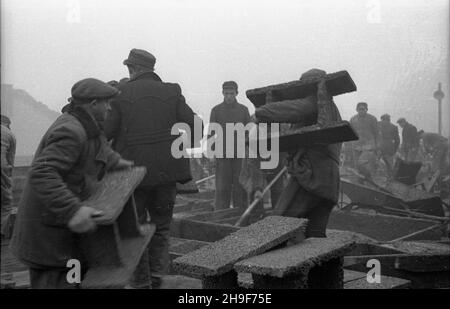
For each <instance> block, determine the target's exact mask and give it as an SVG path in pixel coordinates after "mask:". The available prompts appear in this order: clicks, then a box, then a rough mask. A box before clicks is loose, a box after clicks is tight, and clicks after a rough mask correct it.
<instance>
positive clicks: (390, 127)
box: [378, 120, 400, 154]
mask: <svg viewBox="0 0 450 309" xmlns="http://www.w3.org/2000/svg"><path fill="white" fill-rule="evenodd" d="M378 129H379V131H380V138H381V141H380V144H381V145H380V147H381V151H382V152H384V153H389V154H394V153H395V152H396V151H397V148H398V145H399V143H400V137H399V134H398V128H397V126H395V125H394V124H392V123H391V122H389V121H383V120H382V121H380V122H379V123H378Z"/></svg>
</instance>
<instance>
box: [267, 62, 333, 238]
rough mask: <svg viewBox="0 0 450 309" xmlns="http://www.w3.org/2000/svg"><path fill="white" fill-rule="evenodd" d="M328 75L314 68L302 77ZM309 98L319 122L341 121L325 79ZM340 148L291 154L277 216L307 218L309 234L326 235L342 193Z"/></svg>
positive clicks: (322, 147) (318, 146) (304, 149)
mask: <svg viewBox="0 0 450 309" xmlns="http://www.w3.org/2000/svg"><path fill="white" fill-rule="evenodd" d="M325 75H326V72H325V71H322V70H318V69H312V70H310V71H307V72H306V73H304V74H303V75H302V76H301V78H300V80H303V79H309V78H317V77H325ZM311 97H312V98H311ZM308 99H313V100H315V101H316V102H317V113H316V114H315V115H317V122H318V123H319V124H326V123H328V122H333V121H340V120H341V116H340V114H339V110H338V108H337V107H336V105H335V104H334V102H333V99H332V97H331V96H330V95H329V93H328V91H327V87H326V85H325V81H324V80H323V79H322V80H321V81H320V82H319V83H318V89H317V94H314V95H312V96H310V98H308ZM309 116H310V117H311V116H314V115H309ZM299 126H302V125H300V124H299ZM340 150H341V144H340V143H337V144H329V145H325V144H323V145H321V144H315V145H311V146H306V147H301V148H299V149H297V150H296V151H291V152H289V154H288V164H287V168H288V173H289V175H290V180H289V183H288V185H287V186H286V188H285V190H284V191H283V193H282V194H281V197H280V199H279V201H278V204H277V206H276V208H275V210H274V215H282V216H289V217H297V218H307V219H308V220H309V221H308V225H307V228H306V232H305V236H306V237H326V227H327V224H328V218H329V215H330V213H331V210H332V209H333V207H334V205H335V204H336V203H337V201H338V196H339V180H340V176H339V156H340Z"/></svg>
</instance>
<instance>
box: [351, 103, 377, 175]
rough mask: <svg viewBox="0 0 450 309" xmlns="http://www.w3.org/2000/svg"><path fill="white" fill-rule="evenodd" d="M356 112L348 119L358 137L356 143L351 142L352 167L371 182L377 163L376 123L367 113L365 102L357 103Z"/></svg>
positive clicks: (373, 117)
mask: <svg viewBox="0 0 450 309" xmlns="http://www.w3.org/2000/svg"><path fill="white" fill-rule="evenodd" d="M356 111H357V112H358V114H356V115H355V116H353V117H352V118H351V119H350V124H351V125H352V127H353V129H354V130H355V131H356V133H357V134H358V137H359V139H358V140H357V141H354V142H352V147H353V153H354V161H355V162H354V165H355V167H356V169H357V170H358V172H359V173H361V174H362V175H363V176H365V177H366V178H368V179H370V180H371V179H372V174H373V173H374V172H375V169H376V161H377V154H376V152H377V150H378V121H377V119H376V118H375V116H373V115H371V114H369V113H368V112H367V111H368V105H367V103H366V102H360V103H358V104H357V105H356Z"/></svg>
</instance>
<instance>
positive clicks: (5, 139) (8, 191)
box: [1, 115, 16, 237]
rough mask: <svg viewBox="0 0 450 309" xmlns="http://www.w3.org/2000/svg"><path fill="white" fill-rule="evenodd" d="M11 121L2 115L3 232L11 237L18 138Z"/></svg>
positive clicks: (4, 235)
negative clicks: (13, 185)
mask: <svg viewBox="0 0 450 309" xmlns="http://www.w3.org/2000/svg"><path fill="white" fill-rule="evenodd" d="M10 124H11V121H10V120H9V118H8V117H6V116H4V115H1V126H2V152H1V156H2V208H1V212H2V213H1V220H2V221H1V234H2V237H9V236H10V235H9V230H10V227H9V225H8V218H9V215H10V214H11V211H12V200H13V198H12V171H13V168H14V157H15V155H16V138H15V136H14V134H13V133H12V132H11V128H10Z"/></svg>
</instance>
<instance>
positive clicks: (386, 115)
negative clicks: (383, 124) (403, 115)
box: [380, 114, 391, 120]
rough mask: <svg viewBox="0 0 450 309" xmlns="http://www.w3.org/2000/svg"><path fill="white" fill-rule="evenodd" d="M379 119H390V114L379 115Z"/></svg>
mask: <svg viewBox="0 0 450 309" xmlns="http://www.w3.org/2000/svg"><path fill="white" fill-rule="evenodd" d="M380 118H381V120H390V119H391V115H389V114H383V115H381V117H380Z"/></svg>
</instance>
